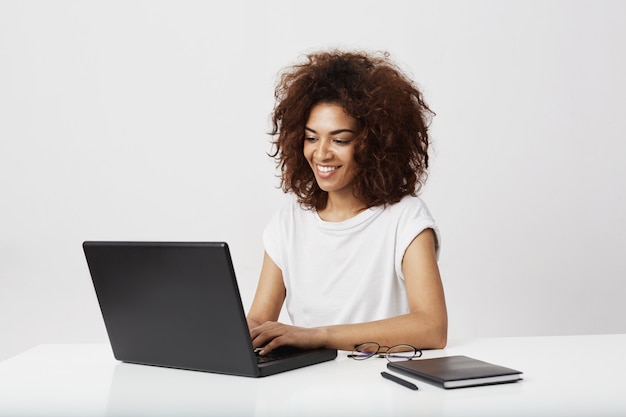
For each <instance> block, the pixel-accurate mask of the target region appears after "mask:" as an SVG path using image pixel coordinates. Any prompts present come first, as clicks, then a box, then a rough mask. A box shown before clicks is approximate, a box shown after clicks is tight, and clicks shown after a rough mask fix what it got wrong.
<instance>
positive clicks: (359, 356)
mask: <svg viewBox="0 0 626 417" xmlns="http://www.w3.org/2000/svg"><path fill="white" fill-rule="evenodd" d="M367 345H371V346H372V347H374V346H376V350H373V349H372V352H364V351H360V350H359V348H360V347H363V346H367ZM401 347H406V348H407V349H406V350H402V352H403V353H404V352H411V351H413V354H412V355H410V354H409V355H406V356H405V355H402V357H398V358H397V359H398V360H409V361H410V360H413V359H416V358H420V357H421V356H422V351H421V349H418V348H416V347H415V346H412V345H409V344H406V343H402V344H399V345H393V346H384V345H380V344H378V343H377V342H365V343H359V344H358V345H354V349H353V350H352V353H350V354H349V355H348V357H349V358H352V359H354V360H356V361H363V360H365V359H369V358H373V357H377V358H385V359H387V360H388V361H389V362H395V361H394V360H392V359H390V358H389V355H388V353H387V352H389V351H390V350H394V349H396V348H401ZM381 349H385V351H384V352H381V351H380V350H381Z"/></svg>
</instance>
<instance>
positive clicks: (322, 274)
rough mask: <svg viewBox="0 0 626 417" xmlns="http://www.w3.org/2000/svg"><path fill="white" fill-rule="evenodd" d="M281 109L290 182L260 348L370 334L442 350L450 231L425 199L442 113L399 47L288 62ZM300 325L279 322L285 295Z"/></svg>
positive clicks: (267, 269) (278, 146)
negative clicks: (394, 54)
mask: <svg viewBox="0 0 626 417" xmlns="http://www.w3.org/2000/svg"><path fill="white" fill-rule="evenodd" d="M276 100H277V101H276V106H275V108H274V112H273V115H272V122H273V130H272V132H271V133H272V135H273V137H274V138H275V140H274V142H273V144H274V146H275V153H274V154H272V156H273V157H274V158H275V159H276V160H277V163H278V166H279V167H280V168H281V174H282V175H281V186H282V189H283V190H284V191H285V192H288V193H292V194H294V196H295V197H296V198H295V200H294V202H293V204H291V205H289V206H287V207H285V208H284V209H282V210H280V211H279V212H278V213H277V214H276V215H275V216H274V217H273V219H272V220H271V221H270V223H269V224H268V226H267V227H266V229H265V231H264V235H263V241H264V245H265V256H264V261H263V266H262V269H261V274H260V278H259V283H258V288H257V291H256V295H255V297H254V301H253V303H252V306H251V308H250V311H249V312H248V316H247V319H248V325H249V328H250V334H251V337H252V340H253V345H254V346H255V348H256V347H262V349H261V351H260V353H261V354H266V353H268V352H270V351H272V350H273V349H275V348H277V347H279V346H282V345H290V346H296V347H301V348H316V347H329V348H334V349H340V350H352V349H353V348H354V347H355V345H358V344H360V343H364V342H377V343H379V344H380V345H381V346H393V345H398V344H409V345H413V346H415V347H417V348H443V347H444V346H445V345H446V341H447V312H446V305H445V298H444V292H443V286H442V283H441V278H440V275H439V269H438V266H437V255H438V249H439V235H438V231H437V228H436V225H435V222H434V220H433V219H432V217H431V215H430V213H429V212H428V209H427V207H426V206H425V205H424V203H423V202H422V201H421V200H420V199H419V198H418V197H417V192H418V191H419V190H420V188H421V186H422V185H423V183H424V181H425V179H426V174H427V168H428V147H429V137H428V122H429V118H430V116H431V115H432V112H431V111H430V109H429V108H428V106H427V105H426V103H425V102H424V101H423V99H422V95H421V93H420V91H419V90H418V89H417V88H416V86H415V85H414V84H413V82H412V81H411V80H410V79H409V78H407V77H406V76H405V75H404V74H403V73H402V72H401V71H400V70H399V69H398V68H397V66H395V65H394V64H393V63H392V62H391V61H390V60H389V57H388V54H380V55H376V54H368V53H363V52H350V51H347V52H346V51H328V52H318V53H313V54H310V55H308V56H307V59H306V61H305V62H303V63H301V64H297V65H294V66H293V67H291V68H288V69H287V70H286V71H285V72H284V73H283V75H282V77H281V79H280V82H279V84H278V86H277V88H276ZM284 302H286V306H287V311H288V313H289V315H290V318H291V320H292V323H293V325H288V324H284V323H279V322H277V320H278V317H279V314H280V311H281V308H282V305H283V303H284Z"/></svg>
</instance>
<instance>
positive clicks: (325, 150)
mask: <svg viewBox="0 0 626 417" xmlns="http://www.w3.org/2000/svg"><path fill="white" fill-rule="evenodd" d="M314 156H315V158H316V159H317V160H320V161H323V160H325V159H329V158H331V157H332V155H331V151H330V141H328V140H326V139H322V140H318V141H317V147H316V148H315V153H314Z"/></svg>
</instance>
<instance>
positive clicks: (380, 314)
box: [263, 196, 441, 327]
mask: <svg viewBox="0 0 626 417" xmlns="http://www.w3.org/2000/svg"><path fill="white" fill-rule="evenodd" d="M428 228H431V229H433V230H434V231H435V234H436V236H437V242H440V241H441V239H440V236H439V232H438V230H437V227H436V225H435V221H434V220H433V218H432V216H431V215H430V212H429V211H428V208H427V207H426V205H425V204H424V202H422V200H421V199H420V198H418V197H413V196H407V197H404V198H403V199H402V200H401V201H399V202H398V203H396V204H392V205H388V206H387V207H383V206H378V207H373V208H370V209H368V210H365V211H363V212H361V213H359V214H358V215H356V216H355V217H352V218H350V219H348V220H345V221H342V222H327V221H324V220H322V219H321V218H320V217H319V215H318V214H317V212H316V211H314V210H307V209H304V208H302V207H301V206H300V205H299V204H298V203H297V202H296V201H295V200H294V201H293V202H292V203H291V204H289V205H288V206H286V207H284V208H283V209H281V210H280V211H278V212H277V213H276V214H275V215H274V217H273V218H272V219H271V220H270V222H269V224H268V225H267V226H266V228H265V231H264V233H263V243H264V245H265V250H266V252H267V254H268V255H269V256H270V258H272V260H273V261H274V262H275V263H276V265H277V266H278V267H279V268H280V269H281V271H282V274H283V280H284V284H285V288H286V289H287V298H286V306H287V312H288V313H289V316H290V318H291V320H292V323H293V324H294V325H296V326H305V327H316V326H324V325H331V324H345V323H361V322H368V321H373V320H379V319H384V318H389V317H393V316H397V315H400V314H405V313H408V311H409V309H408V301H407V297H406V288H405V285H404V276H403V274H402V258H403V256H404V253H405V251H406V249H407V247H408V246H409V244H410V243H411V242H412V241H413V239H414V238H415V237H416V236H417V235H419V234H420V233H421V232H422V231H423V230H425V229H428ZM438 250H439V243H437V252H438Z"/></svg>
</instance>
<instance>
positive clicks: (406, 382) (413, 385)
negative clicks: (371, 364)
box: [380, 372, 418, 391]
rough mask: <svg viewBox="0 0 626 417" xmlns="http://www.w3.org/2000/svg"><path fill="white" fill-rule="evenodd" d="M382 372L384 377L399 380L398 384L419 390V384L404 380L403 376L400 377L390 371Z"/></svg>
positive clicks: (394, 380)
mask: <svg viewBox="0 0 626 417" xmlns="http://www.w3.org/2000/svg"><path fill="white" fill-rule="evenodd" d="M380 374H381V375H382V376H383V378H387V379H388V380H390V381H393V382H397V383H398V384H400V385H403V386H405V387H407V388H410V389H412V390H415V391H417V390H418V388H417V385H415V384H412V383H410V382H409V381H406V380H404V379H402V378H398V377H397V376H395V375H391V374H390V373H387V372H381V373H380Z"/></svg>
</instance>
